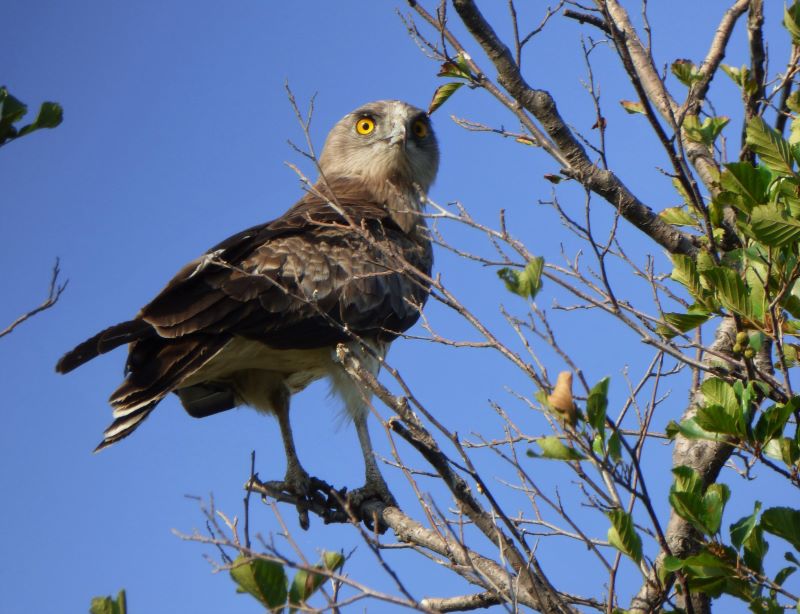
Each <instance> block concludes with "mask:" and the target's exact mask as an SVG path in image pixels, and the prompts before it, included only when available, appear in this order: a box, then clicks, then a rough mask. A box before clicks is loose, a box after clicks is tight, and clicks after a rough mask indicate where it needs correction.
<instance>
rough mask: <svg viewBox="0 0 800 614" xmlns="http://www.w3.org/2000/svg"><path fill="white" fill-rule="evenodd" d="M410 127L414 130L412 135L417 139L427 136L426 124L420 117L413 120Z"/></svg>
mask: <svg viewBox="0 0 800 614" xmlns="http://www.w3.org/2000/svg"><path fill="white" fill-rule="evenodd" d="M411 128H412V129H413V130H414V136H416V137H417V138H418V139H424V138H425V137H426V136H428V124H426V123H425V122H424V121H422V120H421V119H418V120H417V121H415V122H414V125H413V126H412V127H411Z"/></svg>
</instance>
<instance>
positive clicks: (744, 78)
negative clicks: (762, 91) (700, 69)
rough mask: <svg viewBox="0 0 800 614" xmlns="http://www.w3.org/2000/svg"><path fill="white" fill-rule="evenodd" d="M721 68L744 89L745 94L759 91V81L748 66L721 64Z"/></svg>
mask: <svg viewBox="0 0 800 614" xmlns="http://www.w3.org/2000/svg"><path fill="white" fill-rule="evenodd" d="M720 68H721V69H722V71H723V72H724V73H725V74H726V75H728V76H729V77H730V78H731V80H732V81H733V82H734V83H735V84H736V85H738V86H739V87H740V88H741V89H742V91H743V92H744V93H745V94H748V95H751V94H755V93H756V92H757V91H758V83H757V82H756V80H755V79H754V78H753V75H752V74H751V72H750V69H749V68H747V66H742V67H741V68H736V67H735V66H728V65H727V64H721V65H720Z"/></svg>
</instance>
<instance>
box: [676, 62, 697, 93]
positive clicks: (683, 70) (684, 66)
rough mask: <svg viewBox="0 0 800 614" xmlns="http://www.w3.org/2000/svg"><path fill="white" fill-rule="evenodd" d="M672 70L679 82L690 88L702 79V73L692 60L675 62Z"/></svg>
mask: <svg viewBox="0 0 800 614" xmlns="http://www.w3.org/2000/svg"><path fill="white" fill-rule="evenodd" d="M670 68H671V70H672V74H673V75H675V76H676V77H677V78H678V81H680V82H681V83H683V84H684V85H686V86H688V87H691V86H692V85H693V84H694V83H695V82H696V81H698V80H699V79H700V73H699V72H698V70H697V67H696V66H695V65H694V62H692V61H691V60H675V61H674V62H673V63H672V66H671V67H670Z"/></svg>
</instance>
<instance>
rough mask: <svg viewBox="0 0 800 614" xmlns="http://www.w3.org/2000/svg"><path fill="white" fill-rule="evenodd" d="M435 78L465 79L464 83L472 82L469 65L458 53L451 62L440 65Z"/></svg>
mask: <svg viewBox="0 0 800 614" xmlns="http://www.w3.org/2000/svg"><path fill="white" fill-rule="evenodd" d="M436 76H437V77H454V78H456V79H465V80H466V81H471V80H472V73H471V72H470V69H469V65H468V64H467V62H466V59H465V58H464V56H463V55H461V54H460V53H459V54H458V55H457V56H456V57H455V58H453V61H447V62H445V63H444V64H442V66H441V68H440V69H439V72H438V73H437V74H436Z"/></svg>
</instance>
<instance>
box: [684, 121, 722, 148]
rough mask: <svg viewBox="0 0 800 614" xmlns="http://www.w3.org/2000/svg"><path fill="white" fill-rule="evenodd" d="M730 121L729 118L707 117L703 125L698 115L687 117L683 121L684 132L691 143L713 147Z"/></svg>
mask: <svg viewBox="0 0 800 614" xmlns="http://www.w3.org/2000/svg"><path fill="white" fill-rule="evenodd" d="M730 121H731V120H730V118H729V117H722V116H720V117H706V118H705V119H704V120H703V123H702V124H701V123H700V120H698V119H697V116H696V115H687V116H686V117H685V118H684V120H683V130H684V133H685V134H686V138H688V139H689V140H690V141H695V142H697V143H703V144H705V145H713V144H714V141H715V140H717V137H718V136H719V134H720V133H721V132H722V129H723V128H724V127H725V126H727V125H728V122H730Z"/></svg>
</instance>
